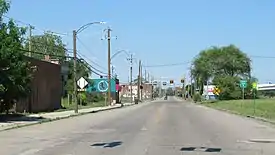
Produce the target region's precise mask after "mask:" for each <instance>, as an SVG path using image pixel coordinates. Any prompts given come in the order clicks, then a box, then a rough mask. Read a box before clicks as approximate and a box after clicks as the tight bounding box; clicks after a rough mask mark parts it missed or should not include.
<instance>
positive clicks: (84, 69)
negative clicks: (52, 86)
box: [65, 60, 91, 94]
mask: <svg viewBox="0 0 275 155" xmlns="http://www.w3.org/2000/svg"><path fill="white" fill-rule="evenodd" d="M68 63H69V73H68V80H67V82H66V85H65V89H66V90H67V93H68V94H73V87H74V85H73V84H74V83H73V81H74V79H73V78H74V74H73V73H74V70H73V65H74V62H73V60H70V61H69V62H68ZM76 73H77V75H76V79H79V78H81V77H83V78H85V79H88V78H89V76H90V75H91V69H90V67H89V65H88V63H87V62H85V61H80V60H79V61H77V64H76Z"/></svg>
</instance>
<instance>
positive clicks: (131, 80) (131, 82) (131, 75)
mask: <svg viewBox="0 0 275 155" xmlns="http://www.w3.org/2000/svg"><path fill="white" fill-rule="evenodd" d="M128 60H129V61H130V96H131V103H132V102H133V54H132V53H131V55H130V58H128Z"/></svg>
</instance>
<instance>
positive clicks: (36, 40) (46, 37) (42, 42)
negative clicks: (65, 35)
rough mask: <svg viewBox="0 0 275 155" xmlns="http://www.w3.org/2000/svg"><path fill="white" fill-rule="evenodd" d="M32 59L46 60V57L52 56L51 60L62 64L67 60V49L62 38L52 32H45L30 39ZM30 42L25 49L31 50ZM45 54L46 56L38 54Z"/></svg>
mask: <svg viewBox="0 0 275 155" xmlns="http://www.w3.org/2000/svg"><path fill="white" fill-rule="evenodd" d="M30 42H31V48H32V51H34V52H37V53H32V57H33V58H36V59H40V60H41V59H44V55H50V57H51V59H58V60H60V61H61V62H62V61H64V60H65V58H66V51H67V49H66V47H65V44H64V43H63V42H62V38H61V37H60V36H57V35H54V34H52V33H51V32H45V33H44V34H43V35H35V36H32V37H31V39H30ZM30 42H29V41H28V42H27V43H26V46H25V49H28V48H29V43H30ZM38 53H44V54H38Z"/></svg>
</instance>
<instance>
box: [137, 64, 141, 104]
mask: <svg viewBox="0 0 275 155" xmlns="http://www.w3.org/2000/svg"><path fill="white" fill-rule="evenodd" d="M140 74H141V60H139V64H138V84H137V87H138V88H137V91H138V92H137V97H138V100H140Z"/></svg>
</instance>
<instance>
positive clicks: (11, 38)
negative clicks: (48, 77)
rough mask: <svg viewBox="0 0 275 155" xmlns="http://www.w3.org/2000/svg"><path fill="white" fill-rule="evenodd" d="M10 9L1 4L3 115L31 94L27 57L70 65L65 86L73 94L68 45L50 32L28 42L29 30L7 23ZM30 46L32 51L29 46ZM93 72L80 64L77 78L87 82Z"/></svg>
mask: <svg viewBox="0 0 275 155" xmlns="http://www.w3.org/2000/svg"><path fill="white" fill-rule="evenodd" d="M9 9H10V2H8V1H6V0H0V113H1V112H3V111H7V112H8V110H9V109H10V108H11V106H12V105H13V103H14V101H15V100H18V99H19V98H22V97H26V96H27V95H28V94H29V93H30V92H31V81H32V78H33V74H34V72H35V68H34V66H31V64H30V62H28V61H27V60H26V56H29V53H31V57H33V58H36V59H40V60H41V59H44V57H45V55H50V58H51V59H58V60H59V61H60V62H61V63H63V62H65V61H66V63H68V66H69V73H68V80H67V81H66V83H65V86H64V87H65V88H66V90H67V93H69V94H72V90H73V60H72V59H69V60H66V58H68V54H67V48H66V45H65V44H64V43H63V42H62V38H61V37H60V36H57V35H55V34H53V33H51V32H45V33H44V34H42V35H35V36H32V37H31V38H28V39H25V35H26V31H27V28H26V27H19V26H18V25H17V24H16V22H15V21H14V20H12V19H8V21H4V19H3V17H4V15H5V14H6V13H7V12H8V11H9ZM30 43H31V51H28V50H29V44H30ZM90 74H91V68H90V67H89V65H88V64H87V63H86V62H85V61H77V78H80V77H84V78H88V77H89V76H90Z"/></svg>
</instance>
